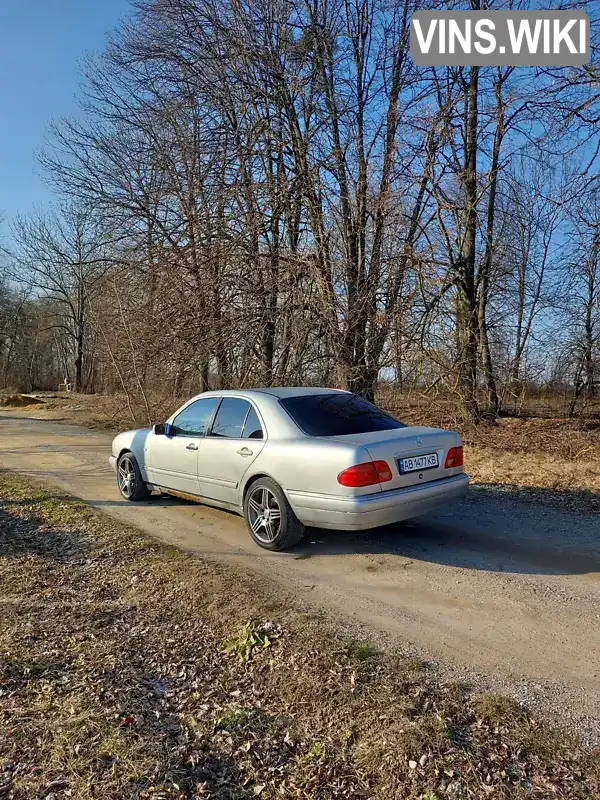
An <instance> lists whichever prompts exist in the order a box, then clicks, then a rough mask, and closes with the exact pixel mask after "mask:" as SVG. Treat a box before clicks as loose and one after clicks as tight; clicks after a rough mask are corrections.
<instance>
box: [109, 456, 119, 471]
mask: <svg viewBox="0 0 600 800" xmlns="http://www.w3.org/2000/svg"><path fill="white" fill-rule="evenodd" d="M108 463H109V464H110V466H111V467H112V470H113V472H116V471H117V457H116V456H109V457H108Z"/></svg>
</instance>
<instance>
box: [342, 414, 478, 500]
mask: <svg viewBox="0 0 600 800" xmlns="http://www.w3.org/2000/svg"><path fill="white" fill-rule="evenodd" d="M333 438H335V440H336V441H339V442H347V443H352V444H356V445H362V446H363V447H364V448H365V449H366V450H367V451H368V453H369V455H370V456H371V459H372V460H373V461H379V460H382V461H387V463H388V465H389V466H390V469H391V471H392V480H391V481H386V482H385V483H382V484H381V488H382V490H383V491H388V490H390V489H401V488H403V487H405V486H414V485H416V484H419V483H428V482H429V481H437V480H440V478H447V477H450V476H451V475H456V474H457V473H459V472H462V468H461V467H457V468H451V469H444V463H445V461H446V455H447V453H448V450H449V449H450V448H451V447H456V446H457V445H460V438H459V437H458V434H456V433H454V432H453V431H444V430H441V429H439V428H427V427H422V426H410V427H406V428H397V429H392V430H385V431H373V432H371V433H357V434H348V435H347V436H336V437H332V439H333ZM433 454H436V455H437V466H431V465H430V464H426V465H425V466H423V460H422V459H420V460H419V459H418V457H419V456H421V457H422V456H427V455H433ZM401 460H404V461H403V464H404V469H405V471H404V472H402V471H401V469H402V468H401ZM431 460H432V459H429V460H427V461H429V462H430V461H431Z"/></svg>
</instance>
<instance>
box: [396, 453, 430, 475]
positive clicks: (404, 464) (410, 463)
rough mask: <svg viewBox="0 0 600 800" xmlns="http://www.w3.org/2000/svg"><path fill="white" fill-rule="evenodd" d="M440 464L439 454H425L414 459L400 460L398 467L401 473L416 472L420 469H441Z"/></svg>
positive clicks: (413, 457)
mask: <svg viewBox="0 0 600 800" xmlns="http://www.w3.org/2000/svg"><path fill="white" fill-rule="evenodd" d="M439 465H440V462H439V459H438V454H437V453H425V455H422V456H412V458H399V459H398V466H399V468H400V473H401V474H404V473H405V472H416V471H417V470H419V469H433V468H434V467H439Z"/></svg>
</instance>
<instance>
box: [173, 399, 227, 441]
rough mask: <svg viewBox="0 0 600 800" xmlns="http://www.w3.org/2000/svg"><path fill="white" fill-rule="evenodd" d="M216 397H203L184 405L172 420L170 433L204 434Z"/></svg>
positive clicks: (217, 400) (185, 434) (216, 400)
mask: <svg viewBox="0 0 600 800" xmlns="http://www.w3.org/2000/svg"><path fill="white" fill-rule="evenodd" d="M218 402H219V398H218V397H204V398H202V399H201V400H195V401H194V402H193V403H190V404H189V406H186V407H185V408H184V409H183V411H182V412H181V413H180V414H177V416H176V417H175V419H174V420H173V427H172V433H173V434H175V435H177V434H179V435H180V436H204V434H205V433H206V429H207V427H208V424H209V422H210V420H211V417H212V415H213V413H214V410H215V408H216V407H217V403H218Z"/></svg>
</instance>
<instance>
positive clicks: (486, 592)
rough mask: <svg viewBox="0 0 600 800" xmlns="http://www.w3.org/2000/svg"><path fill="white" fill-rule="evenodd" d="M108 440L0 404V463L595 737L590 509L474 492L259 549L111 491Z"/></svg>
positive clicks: (599, 711) (198, 520) (596, 528)
mask: <svg viewBox="0 0 600 800" xmlns="http://www.w3.org/2000/svg"><path fill="white" fill-rule="evenodd" d="M110 441H111V436H110V435H107V434H103V433H98V432H93V431H89V430H84V429H82V428H77V427H74V426H70V425H68V424H63V423H61V422H59V421H56V420H50V419H48V418H45V416H44V413H43V412H39V413H38V412H35V411H28V410H27V409H23V410H20V411H7V410H2V409H0V467H7V468H9V469H14V470H18V471H19V472H21V473H23V474H26V475H31V476H33V477H36V478H38V479H42V480H44V481H45V482H49V483H51V484H53V485H55V486H57V487H60V488H61V489H63V490H66V491H67V492H70V493H72V494H74V495H76V496H78V497H80V498H82V499H83V500H85V501H86V502H88V503H90V504H92V505H94V506H97V507H98V508H100V509H102V510H103V511H104V512H106V513H108V514H110V515H112V516H114V517H117V518H118V519H120V520H122V521H124V522H128V523H132V524H134V525H137V526H138V527H140V528H142V529H144V530H145V531H147V532H149V533H151V534H153V535H155V536H158V537H160V538H161V539H163V540H166V541H168V542H171V543H172V544H174V545H177V546H179V547H182V548H187V549H189V550H190V551H193V552H195V553H199V554H202V555H204V556H206V557H210V558H217V559H219V560H221V561H228V560H229V561H232V562H236V563H238V564H240V565H242V566H244V567H246V568H249V569H252V570H254V571H257V572H258V573H260V574H264V575H265V577H267V576H268V578H269V579H273V580H275V581H279V582H281V583H282V584H284V585H285V587H286V588H287V589H288V590H291V591H292V592H293V593H295V594H297V595H298V597H299V598H300V599H301V602H302V603H304V604H308V605H310V606H317V607H319V608H325V609H330V610H333V611H335V612H336V613H337V614H338V615H341V618H342V619H346V620H348V624H350V625H351V626H352V627H355V628H356V629H359V628H364V630H365V631H368V632H369V635H371V634H372V632H375V633H376V634H379V635H380V636H382V637H387V638H388V639H389V640H390V641H393V642H394V643H399V644H401V645H402V646H403V647H405V648H407V649H409V650H410V648H414V649H415V652H418V653H419V654H420V655H421V656H424V657H425V658H429V659H431V660H433V661H436V662H439V663H441V664H444V665H447V667H449V669H450V674H452V676H453V677H457V678H461V679H465V680H467V681H468V682H473V681H474V682H476V683H483V684H485V685H489V686H491V687H494V688H501V689H503V690H504V691H507V692H509V693H511V694H512V695H513V696H516V697H517V698H519V699H521V700H524V701H526V702H528V703H529V704H530V705H533V706H534V707H536V706H539V707H541V708H543V709H544V710H545V711H546V712H549V713H551V714H552V713H557V714H558V716H559V718H560V719H561V720H562V721H564V722H565V723H567V724H571V723H573V724H575V725H576V726H577V728H578V729H579V730H581V731H582V732H583V733H584V734H585V735H586V738H588V739H589V740H593V741H600V722H599V720H600V691H599V690H600V520H599V519H598V517H596V516H593V515H582V514H575V513H572V512H566V511H561V510H560V509H558V508H555V507H548V506H543V505H538V504H534V503H531V502H520V501H517V500H515V499H514V498H513V497H512V496H511V495H510V494H508V493H506V492H502V491H492V490H484V489H473V490H472V491H471V494H470V496H469V497H468V498H467V499H466V500H465V501H464V502H463V503H462V504H460V505H458V506H456V507H453V508H449V509H448V510H447V511H444V512H442V513H438V514H435V515H431V516H429V517H427V518H423V519H421V520H419V521H416V522H414V523H412V524H405V525H398V526H390V527H389V528H385V529H380V530H378V531H371V532H366V533H357V534H348V533H335V532H331V531H329V532H325V531H320V530H315V529H313V530H310V531H308V535H307V537H306V540H305V542H303V543H302V544H301V546H300V547H298V548H297V549H295V550H294V551H293V552H291V553H283V554H270V553H267V552H265V551H261V550H259V549H258V548H257V547H255V546H254V545H253V544H252V542H251V540H250V537H249V536H248V534H247V532H246V530H245V527H244V523H243V521H242V520H241V519H240V518H238V517H236V516H234V515H232V514H227V513H225V512H220V511H215V510H210V509H207V508H204V507H202V506H198V505H194V504H190V503H185V502H184V501H178V500H175V499H172V498H157V499H152V500H150V501H149V502H147V503H143V504H132V503H127V502H125V501H123V500H121V498H120V495H119V494H118V491H117V488H116V483H115V478H114V475H113V473H112V472H111V471H110V469H109V467H108V463H107V458H108V454H109V452H110ZM232 591H235V588H234V587H232ZM365 635H366V633H365Z"/></svg>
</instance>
